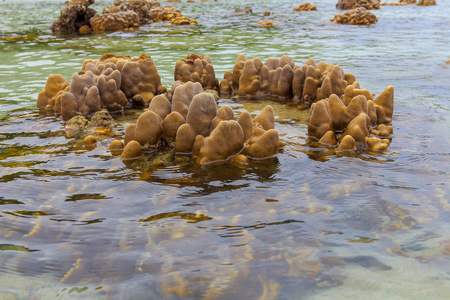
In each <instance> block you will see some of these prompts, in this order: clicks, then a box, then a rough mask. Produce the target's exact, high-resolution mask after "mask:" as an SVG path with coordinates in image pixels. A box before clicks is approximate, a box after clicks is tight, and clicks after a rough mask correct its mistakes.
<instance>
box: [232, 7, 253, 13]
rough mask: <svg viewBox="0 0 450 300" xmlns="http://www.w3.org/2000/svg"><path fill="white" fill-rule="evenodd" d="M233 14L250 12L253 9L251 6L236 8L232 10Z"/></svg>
mask: <svg viewBox="0 0 450 300" xmlns="http://www.w3.org/2000/svg"><path fill="white" fill-rule="evenodd" d="M233 12H234V13H235V14H239V13H244V14H251V13H252V12H253V10H252V9H251V8H245V9H244V8H242V9H236V10H235V11H233Z"/></svg>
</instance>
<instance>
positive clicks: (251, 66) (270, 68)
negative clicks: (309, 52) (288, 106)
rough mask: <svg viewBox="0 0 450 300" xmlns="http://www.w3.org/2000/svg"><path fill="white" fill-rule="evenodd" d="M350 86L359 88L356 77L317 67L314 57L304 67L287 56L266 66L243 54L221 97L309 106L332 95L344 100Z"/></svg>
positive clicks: (337, 69) (227, 76) (327, 66)
mask: <svg viewBox="0 0 450 300" xmlns="http://www.w3.org/2000/svg"><path fill="white" fill-rule="evenodd" d="M349 85H355V86H358V82H357V81H355V76H354V75H353V74H350V73H344V71H343V70H342V68H341V67H340V66H338V65H332V64H327V63H325V62H320V63H319V64H318V65H316V63H315V61H314V59H312V58H310V59H308V61H307V62H306V63H305V64H304V65H303V66H302V67H300V66H298V65H296V64H295V63H294V61H293V59H292V58H290V57H288V56H286V55H283V56H282V57H281V58H280V59H278V58H269V59H267V60H266V62H265V63H264V64H263V63H262V62H261V60H260V59H259V58H258V57H255V58H253V59H251V60H248V59H247V58H246V57H245V55H243V54H241V55H239V57H238V58H237V60H236V64H235V66H234V68H233V72H231V71H227V72H225V74H224V79H223V80H222V81H221V82H220V85H219V91H220V94H221V95H233V96H234V95H236V96H237V97H238V98H266V97H268V98H277V99H282V100H290V99H293V100H294V101H295V102H296V103H299V104H302V105H305V106H306V107H309V106H310V105H311V103H313V102H316V101H317V100H321V99H324V98H327V97H329V96H330V95H331V94H336V95H337V96H338V97H340V96H341V95H343V94H344V91H345V89H346V87H347V86H349Z"/></svg>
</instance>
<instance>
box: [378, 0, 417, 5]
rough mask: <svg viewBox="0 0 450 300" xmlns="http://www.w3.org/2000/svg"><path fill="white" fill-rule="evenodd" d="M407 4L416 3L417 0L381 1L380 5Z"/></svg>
mask: <svg viewBox="0 0 450 300" xmlns="http://www.w3.org/2000/svg"><path fill="white" fill-rule="evenodd" d="M409 4H417V0H400V1H399V2H381V3H380V5H390V6H403V5H409Z"/></svg>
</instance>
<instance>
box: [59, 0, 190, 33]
mask: <svg viewBox="0 0 450 300" xmlns="http://www.w3.org/2000/svg"><path fill="white" fill-rule="evenodd" d="M93 3H94V0H72V1H70V2H68V3H67V4H66V7H65V8H64V9H63V10H61V16H60V17H59V18H58V19H57V20H56V21H55V22H54V23H53V25H52V27H51V29H52V31H53V32H60V33H73V32H80V33H89V32H91V31H94V32H102V31H114V30H134V29H135V28H137V27H139V25H143V24H149V23H152V22H153V21H169V22H171V23H172V24H174V25H197V21H195V20H191V19H189V18H187V17H186V16H183V15H182V14H181V11H180V10H179V9H177V8H175V7H171V6H166V7H162V6H161V5H160V4H159V2H158V1H156V0H150V1H147V0H116V1H114V5H113V6H105V7H104V9H103V14H99V13H97V12H96V11H95V10H93V9H90V8H88V6H89V5H91V4H93Z"/></svg>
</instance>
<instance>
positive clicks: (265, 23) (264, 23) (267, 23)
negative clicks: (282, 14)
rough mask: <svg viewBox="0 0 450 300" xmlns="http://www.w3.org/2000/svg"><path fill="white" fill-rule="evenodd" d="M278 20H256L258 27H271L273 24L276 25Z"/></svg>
mask: <svg viewBox="0 0 450 300" xmlns="http://www.w3.org/2000/svg"><path fill="white" fill-rule="evenodd" d="M277 24H278V22H276V21H273V20H265V21H259V22H258V26H259V27H273V26H275V25H277Z"/></svg>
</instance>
